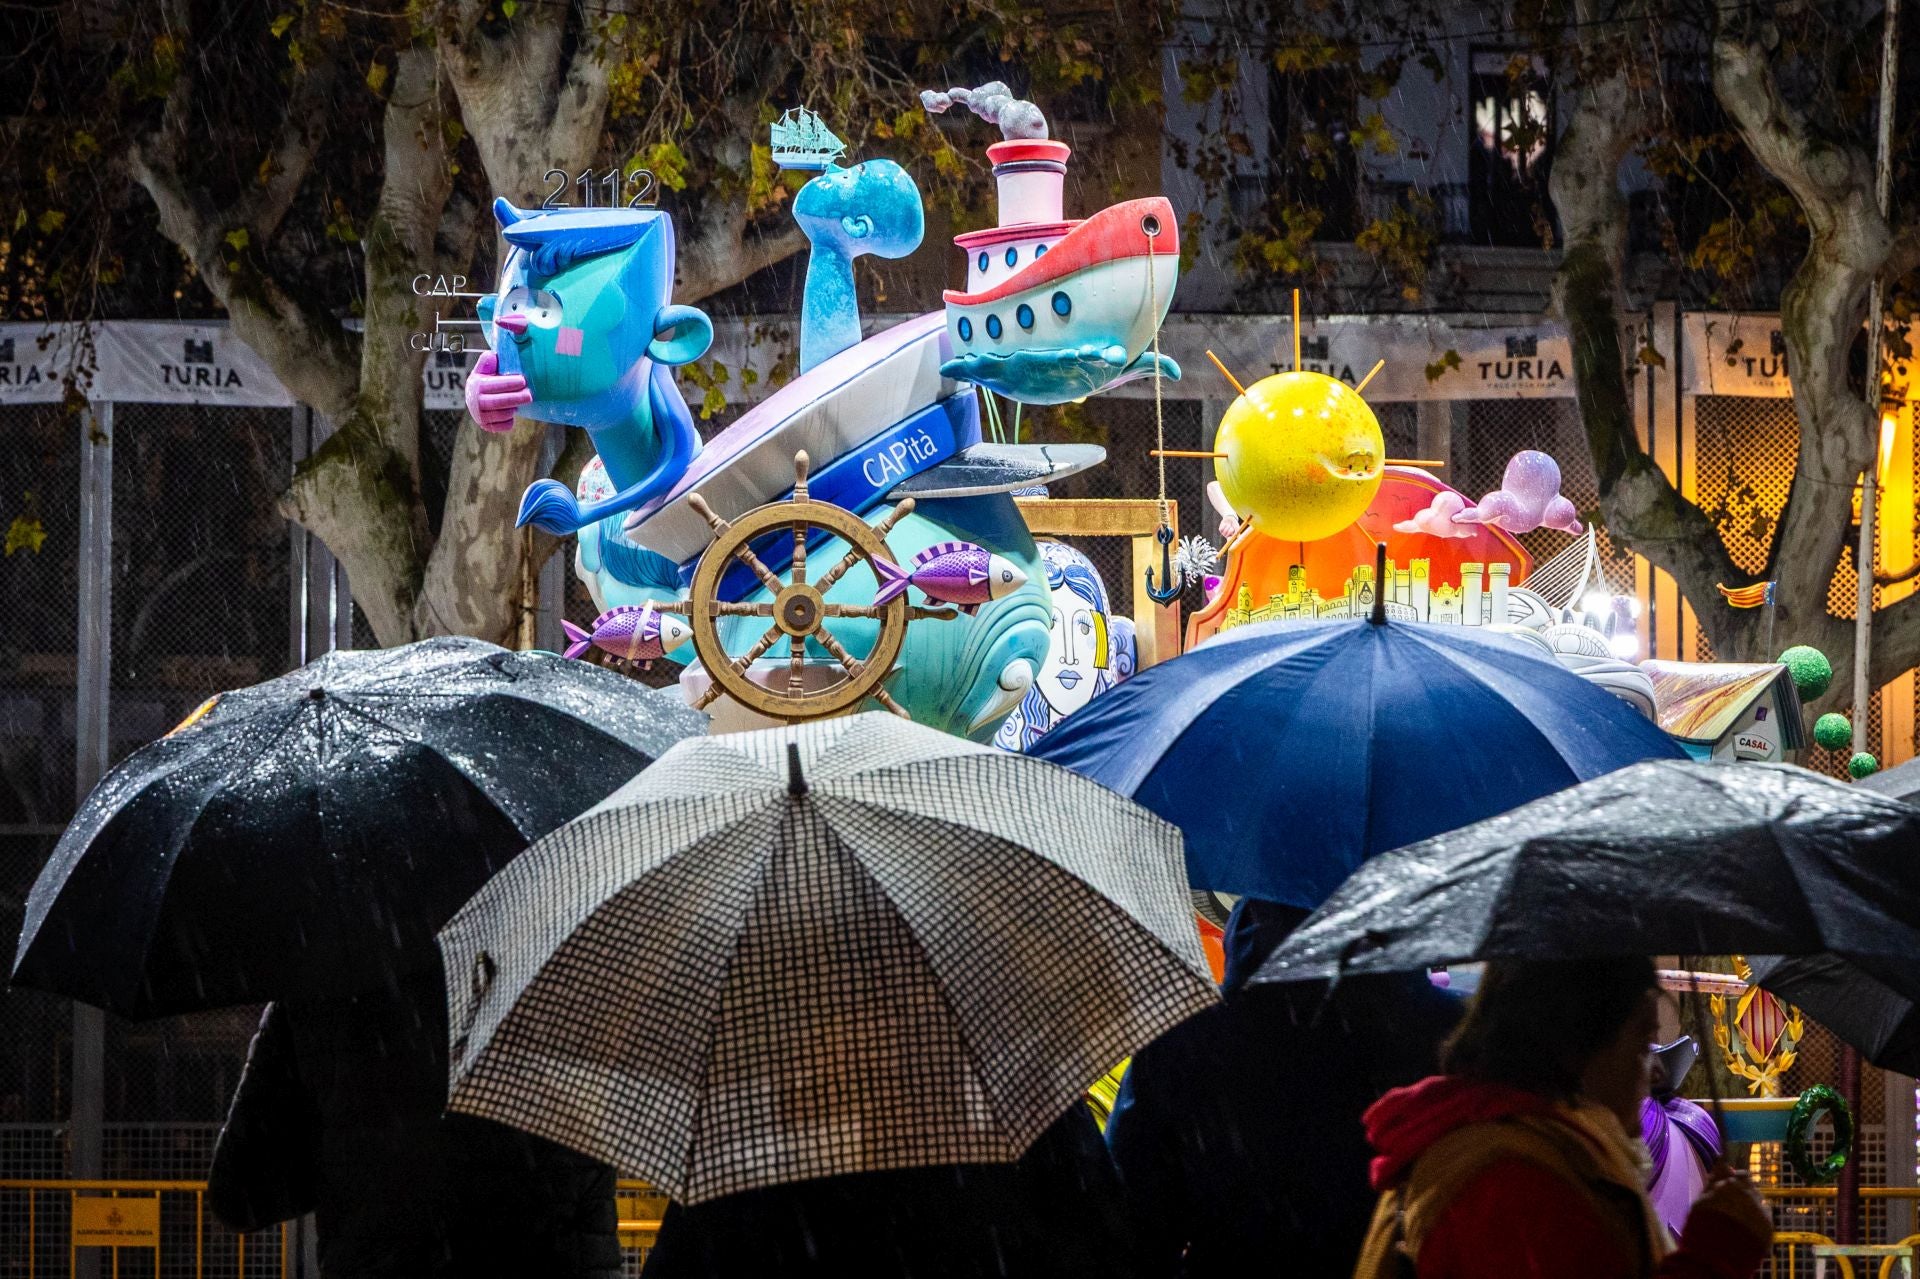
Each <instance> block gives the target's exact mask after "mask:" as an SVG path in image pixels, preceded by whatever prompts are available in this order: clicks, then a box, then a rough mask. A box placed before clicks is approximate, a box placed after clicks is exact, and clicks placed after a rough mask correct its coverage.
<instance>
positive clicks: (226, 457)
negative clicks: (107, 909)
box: [106, 404, 292, 1177]
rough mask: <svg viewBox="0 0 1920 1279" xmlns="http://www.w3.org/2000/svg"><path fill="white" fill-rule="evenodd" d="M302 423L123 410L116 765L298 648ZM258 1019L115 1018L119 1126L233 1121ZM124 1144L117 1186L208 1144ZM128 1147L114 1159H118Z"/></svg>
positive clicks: (111, 1074) (209, 412) (111, 1031)
mask: <svg viewBox="0 0 1920 1279" xmlns="http://www.w3.org/2000/svg"><path fill="white" fill-rule="evenodd" d="M289 450H290V437H289V433H288V425H287V414H286V412H285V411H284V410H277V409H237V408H211V407H204V406H198V405H192V406H187V405H133V404H126V405H120V406H118V407H117V410H116V415H115V421H114V457H113V531H114V554H113V576H114V583H113V669H112V688H113V695H112V705H111V709H110V712H109V719H108V723H109V727H110V737H111V742H112V754H113V757H114V758H115V759H118V758H119V757H121V756H122V755H125V754H126V753H128V752H129V751H131V750H133V749H134V748H136V747H138V746H140V745H141V744H143V743H145V742H149V741H152V740H153V739H154V738H156V737H159V736H160V735H161V734H163V733H165V732H166V731H167V730H168V729H169V728H171V727H172V726H173V725H174V724H176V723H178V722H179V720H180V719H181V718H182V717H184V716H185V715H186V714H187V713H188V712H189V711H191V710H192V709H193V708H194V707H195V706H197V705H199V704H200V703H201V702H202V701H204V700H205V699H206V698H207V697H209V696H211V695H213V694H214V693H217V692H219V691H221V690H222V689H227V688H236V687H239V686H241V685H245V684H252V683H255V682H257V681H259V680H262V679H265V678H268V677H269V676H272V675H277V674H279V673H280V672H281V671H283V670H285V669H286V668H287V665H288V659H289V651H290V636H289V630H288V628H289V616H290V615H289V609H288V597H289V591H290V589H291V583H290V565H291V559H292V546H291V533H290V531H289V527H288V524H287V521H286V518H285V517H284V516H282V515H281V514H280V513H279V511H278V510H277V509H276V507H275V505H274V501H275V498H276V497H277V496H278V495H279V493H280V491H281V490H282V489H283V488H284V487H285V486H286V482H287V477H288V475H289V473H290V470H291V461H290V451H289ZM257 1020H258V1010H236V1011H229V1012H221V1013H211V1014H205V1015H201V1016H193V1017H179V1018H170V1019H167V1020H165V1021H161V1022H153V1023H146V1024H140V1025H135V1024H132V1023H126V1022H122V1021H120V1020H118V1019H113V1018H110V1019H109V1022H108V1028H107V1047H106V1116H107V1118H108V1120H109V1121H114V1120H120V1121H126V1120H135V1119H138V1120H141V1121H147V1122H163V1123H167V1124H182V1123H189V1124H209V1123H214V1122H217V1121H218V1120H219V1119H220V1118H221V1117H222V1116H223V1115H224V1114H225V1113H226V1104H227V1098H228V1097H229V1096H230V1095H231V1093H232V1090H233V1086H234V1084H235V1083H237V1082H238V1079H239V1073H240V1066H241V1064H242V1062H243V1061H244V1060H245V1056H246V1046H247V1039H248V1035H249V1034H250V1032H251V1030H252V1028H253V1026H254V1024H256V1022H257ZM178 1140H179V1141H185V1142H186V1143H187V1145H186V1146H184V1147H181V1148H179V1149H176V1148H175V1146H174V1144H173V1143H174V1142H175V1141H176V1138H174V1137H172V1136H165V1135H159V1134H155V1135H153V1136H152V1137H150V1138H149V1139H147V1140H146V1141H144V1142H128V1143H123V1144H122V1146H121V1147H120V1149H119V1152H118V1153H119V1157H120V1159H121V1160H122V1161H123V1163H122V1166H121V1167H118V1168H113V1169H110V1170H109V1175H111V1176H121V1177H160V1176H174V1177H177V1176H182V1175H200V1173H193V1172H183V1171H182V1163H181V1161H182V1160H183V1159H187V1158H188V1152H189V1150H191V1152H192V1159H193V1161H194V1162H198V1163H199V1168H200V1169H201V1170H202V1172H203V1171H204V1168H205V1164H204V1162H202V1161H201V1160H202V1159H203V1157H204V1155H205V1153H206V1149H203V1148H202V1147H203V1146H204V1144H205V1143H197V1142H194V1141H191V1140H188V1139H186V1138H179V1139H178ZM113 1153H114V1152H113V1151H111V1150H110V1151H109V1155H110V1157H111V1156H112V1155H113Z"/></svg>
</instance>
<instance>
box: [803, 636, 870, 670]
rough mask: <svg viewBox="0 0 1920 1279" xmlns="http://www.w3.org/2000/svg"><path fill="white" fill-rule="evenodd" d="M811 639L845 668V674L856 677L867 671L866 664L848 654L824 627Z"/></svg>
mask: <svg viewBox="0 0 1920 1279" xmlns="http://www.w3.org/2000/svg"><path fill="white" fill-rule="evenodd" d="M813 637H814V638H815V639H817V640H819V641H820V647H821V648H824V649H826V650H827V652H829V653H831V654H832V655H833V660H834V661H836V662H839V663H840V665H842V666H844V667H846V668H847V674H849V675H858V674H860V672H861V671H864V670H865V669H867V664H866V663H865V662H863V661H861V660H860V659H859V658H857V657H855V656H854V655H853V654H852V653H849V652H848V651H847V650H846V647H845V646H844V645H842V644H841V643H840V641H839V640H837V639H835V638H834V637H833V634H832V632H830V631H828V630H827V628H826V627H824V626H823V627H821V628H820V629H819V630H817V631H815V632H814V633H813Z"/></svg>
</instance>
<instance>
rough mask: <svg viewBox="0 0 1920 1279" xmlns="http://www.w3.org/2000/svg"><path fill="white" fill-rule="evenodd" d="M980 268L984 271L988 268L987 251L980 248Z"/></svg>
mask: <svg viewBox="0 0 1920 1279" xmlns="http://www.w3.org/2000/svg"><path fill="white" fill-rule="evenodd" d="M980 269H981V270H982V271H984V270H986V269H987V251H986V250H985V249H982V250H980Z"/></svg>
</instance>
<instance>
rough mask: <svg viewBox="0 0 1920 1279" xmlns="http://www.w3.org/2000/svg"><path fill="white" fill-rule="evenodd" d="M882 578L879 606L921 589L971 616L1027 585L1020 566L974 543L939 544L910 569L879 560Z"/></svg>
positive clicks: (876, 566) (876, 569)
mask: <svg viewBox="0 0 1920 1279" xmlns="http://www.w3.org/2000/svg"><path fill="white" fill-rule="evenodd" d="M873 569H874V572H875V573H876V574H878V575H879V578H880V591H879V593H878V594H877V595H875V596H874V597H873V602H874V603H875V604H885V603H887V602H888V601H890V600H892V599H894V598H896V597H897V596H899V595H902V594H904V593H905V592H906V589H907V587H909V586H917V587H919V588H920V590H921V591H922V592H923V593H924V594H925V595H926V597H927V598H928V599H930V600H934V601H937V602H938V603H941V604H958V605H959V606H960V608H961V609H962V610H963V611H964V612H968V613H971V612H973V611H974V610H975V609H977V608H979V607H980V606H981V605H982V604H985V603H987V602H988V601H989V600H997V599H999V598H1001V597H1002V596H1005V595H1011V594H1013V593H1014V592H1015V591H1017V590H1019V589H1020V588H1021V587H1022V586H1025V585H1026V584H1027V575H1026V574H1025V573H1024V572H1022V571H1021V569H1020V566H1019V565H1018V564H1015V563H1014V562H1013V561H1012V560H1009V559H1006V558H1005V557H1003V556H999V555H995V554H994V553H993V552H991V551H989V550H988V549H987V548H986V547H984V546H978V545H975V544H974V543H972V542H936V543H935V544H934V545H932V546H929V547H928V548H927V549H926V550H924V551H922V552H920V553H919V554H918V555H916V556H914V557H913V561H912V563H910V564H909V565H908V566H907V567H906V568H901V567H900V566H899V565H898V564H893V563H890V562H888V561H887V560H883V559H881V560H875V561H874V562H873Z"/></svg>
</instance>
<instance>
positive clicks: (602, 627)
mask: <svg viewBox="0 0 1920 1279" xmlns="http://www.w3.org/2000/svg"><path fill="white" fill-rule="evenodd" d="M560 629H561V630H563V631H565V632H566V634H567V640H568V644H567V651H566V654H565V655H566V656H568V657H578V656H580V655H581V654H582V653H584V652H586V651H587V650H588V649H590V648H597V649H599V650H600V651H601V652H602V653H606V654H607V655H609V656H611V657H617V658H619V659H620V660H621V661H623V662H650V661H652V660H653V659H654V658H656V657H665V656H666V655H667V654H668V653H671V652H672V651H673V650H674V649H676V648H679V647H680V646H681V645H682V644H684V643H686V642H687V641H688V640H689V639H692V638H693V628H692V627H691V626H688V625H687V624H686V623H685V622H683V621H681V620H680V619H679V618H677V617H675V616H674V615H673V614H671V613H661V612H657V611H656V610H655V609H654V608H653V606H652V605H650V604H623V605H621V606H620V607H618V608H610V609H608V610H607V611H606V612H604V613H602V614H600V616H598V617H596V618H594V619H593V629H592V630H590V631H586V630H582V629H580V628H579V627H578V626H575V625H574V624H573V623H572V622H562V623H560Z"/></svg>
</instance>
